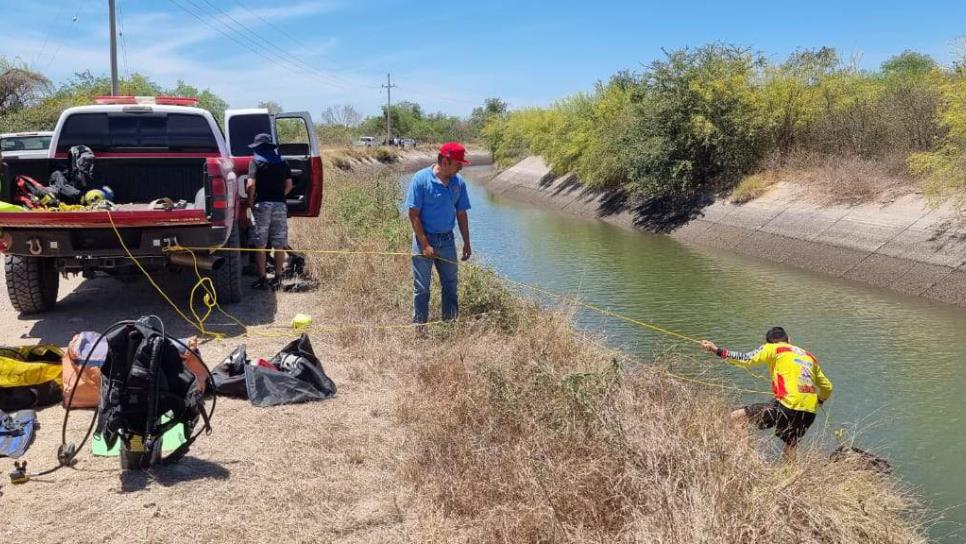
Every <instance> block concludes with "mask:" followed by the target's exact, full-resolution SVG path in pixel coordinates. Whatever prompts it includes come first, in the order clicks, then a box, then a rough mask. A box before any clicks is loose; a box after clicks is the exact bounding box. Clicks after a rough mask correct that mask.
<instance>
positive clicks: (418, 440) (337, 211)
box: [293, 169, 925, 543]
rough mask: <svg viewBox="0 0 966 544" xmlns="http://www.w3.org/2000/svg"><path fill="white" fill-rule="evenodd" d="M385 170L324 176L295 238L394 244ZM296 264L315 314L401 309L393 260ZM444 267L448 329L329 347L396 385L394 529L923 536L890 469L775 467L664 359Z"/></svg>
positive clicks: (719, 405)
mask: <svg viewBox="0 0 966 544" xmlns="http://www.w3.org/2000/svg"><path fill="white" fill-rule="evenodd" d="M360 170H361V169H360ZM397 180H398V173H393V172H392V171H391V170H388V169H379V170H378V171H375V172H370V173H365V174H363V173H359V172H354V171H350V172H342V171H336V170H333V171H330V172H329V175H328V178H327V197H326V198H327V204H326V206H327V207H326V210H325V217H324V218H323V221H324V224H325V228H321V229H320V228H318V227H317V224H315V223H314V222H295V223H294V224H293V227H294V228H293V236H294V237H295V245H296V246H302V247H339V248H345V249H350V250H368V251H402V252H405V251H408V247H409V240H410V238H409V236H410V234H409V233H410V231H409V227H408V224H407V223H406V221H405V220H404V219H403V218H401V217H400V214H399V212H398V203H399V198H400V191H399V184H398V182H397ZM310 266H311V267H312V272H313V274H314V275H315V277H317V278H319V279H320V282H321V285H322V291H321V293H320V296H322V297H324V299H325V301H326V308H327V311H330V312H333V315H327V318H328V319H332V320H338V319H340V318H343V317H344V318H345V319H346V320H347V321H350V322H372V321H376V322H386V321H392V320H393V319H395V320H396V321H398V317H399V315H400V314H407V313H408V312H409V311H410V305H411V277H410V272H409V266H408V260H407V259H406V258H405V257H401V258H399V259H395V258H388V257H383V256H374V255H356V256H352V257H350V258H343V257H327V256H322V257H319V258H316V259H313V260H312V261H311V263H310ZM460 274H461V282H460V296H461V308H462V316H461V319H460V322H459V323H457V324H453V325H448V326H443V325H436V326H435V328H434V329H433V330H432V332H431V337H430V338H429V339H425V340H414V339H413V338H412V331H411V330H409V329H390V330H386V329H382V330H377V329H372V330H370V329H347V330H345V331H343V332H341V333H339V335H338V339H337V341H338V342H339V343H340V344H341V346H342V347H344V348H345V349H346V351H347V352H349V353H357V355H358V358H359V360H360V361H364V362H365V364H360V365H359V370H358V373H359V374H360V375H372V376H381V377H386V376H389V381H390V382H391V383H394V384H396V385H395V387H396V389H397V395H398V396H397V401H396V403H395V405H396V416H397V418H398V421H399V423H400V425H402V427H403V429H404V433H405V435H406V436H407V437H408V438H407V440H406V442H405V446H404V447H402V448H400V447H399V444H397V443H393V442H392V441H387V443H386V445H385V448H387V449H389V448H398V449H396V450H393V451H392V452H389V454H387V455H386V456H385V457H387V458H391V459H395V460H396V462H397V463H398V466H397V470H399V471H400V473H401V474H403V475H404V477H405V480H406V481H407V482H409V483H410V484H411V485H412V486H413V489H414V495H415V499H414V501H415V502H414V504H413V505H412V508H411V509H409V508H408V510H411V511H412V512H413V515H414V516H415V518H416V519H415V521H414V527H413V528H412V531H413V532H412V534H410V535H409V537H410V538H411V539H413V540H416V541H434V542H442V541H446V542H450V541H467V542H615V541H625V542H639V541H646V542H722V543H723V542H728V543H731V542H766V541H785V542H822V543H839V542H841V543H846V542H849V543H850V542H895V543H899V542H924V541H925V538H924V536H923V532H922V528H921V526H919V525H918V523H917V521H916V517H915V516H917V515H918V510H917V509H916V507H915V505H914V502H913V501H912V499H911V497H910V496H909V495H907V494H905V493H904V492H903V490H902V489H901V486H899V485H898V484H897V483H896V482H895V481H893V480H892V479H890V478H889V477H886V476H881V475H878V474H876V473H873V472H870V471H867V470H861V469H860V467H859V466H858V465H856V464H854V463H852V462H849V461H846V462H838V463H830V462H829V461H828V460H827V455H826V454H823V453H822V452H819V451H816V450H811V451H809V450H807V449H806V451H802V452H801V454H800V457H799V460H798V461H796V462H794V463H791V464H785V463H782V462H777V461H775V460H774V456H773V455H772V454H771V453H766V452H769V451H770V450H771V448H770V446H769V445H773V441H774V439H773V438H771V437H765V436H763V435H761V434H760V433H755V432H753V431H748V430H746V429H740V428H735V427H733V426H732V425H731V424H730V423H729V422H728V420H727V413H728V411H729V406H730V404H731V403H732V402H733V401H734V400H735V399H733V398H730V397H729V396H728V395H726V394H725V395H723V394H721V390H719V389H717V388H712V387H705V386H700V385H695V384H693V383H689V382H684V381H680V380H678V379H676V378H674V377H672V376H670V375H669V374H667V372H666V370H665V369H666V368H668V365H669V364H670V363H671V359H667V360H656V361H649V362H645V363H636V362H633V361H631V360H629V359H628V358H627V357H626V356H625V355H624V354H622V353H619V352H615V351H612V350H609V349H606V348H603V347H601V346H600V345H599V344H598V343H596V342H594V341H593V340H592V339H590V338H588V337H586V336H584V335H582V334H581V333H579V332H578V331H576V330H575V329H574V328H573V327H572V325H571V321H570V319H569V315H568V313H567V311H566V309H561V310H557V311H551V310H544V309H540V308H538V307H537V306H535V305H534V304H532V303H530V302H527V301H526V300H525V299H523V298H521V297H519V296H518V295H517V294H515V293H513V292H511V291H509V290H508V289H507V288H506V286H505V285H504V284H503V283H502V282H501V281H500V280H499V278H498V277H497V276H495V275H494V274H493V273H492V272H490V271H488V270H487V269H485V268H483V267H481V266H478V265H476V264H472V263H470V264H467V265H465V266H462V267H461V270H460ZM436 293H438V289H435V290H434V294H436ZM433 307H434V308H438V301H437V302H435V303H434V306H433ZM328 309H330V310H328ZM366 373H368V374H366ZM812 432H814V433H820V432H822V428H821V425H820V424H817V425H816V428H815V429H813V430H812ZM379 456H380V457H381V456H382V455H381V454H380V455H379Z"/></svg>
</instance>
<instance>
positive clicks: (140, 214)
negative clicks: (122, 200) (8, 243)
mask: <svg viewBox="0 0 966 544" xmlns="http://www.w3.org/2000/svg"><path fill="white" fill-rule="evenodd" d="M111 217H113V218H114V224H115V225H117V226H118V227H162V226H176V225H207V224H208V218H207V216H206V215H205V211H204V210H197V209H195V210H151V209H139V210H117V211H112V212H110V216H109V215H108V212H106V211H103V210H90V211H74V212H66V211H64V212H53V211H51V212H38V211H23V212H0V228H3V227H6V228H14V227H24V228H32V229H38V228H40V229H43V228H51V229H62V228H104V227H110V226H111Z"/></svg>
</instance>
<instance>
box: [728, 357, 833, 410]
mask: <svg viewBox="0 0 966 544" xmlns="http://www.w3.org/2000/svg"><path fill="white" fill-rule="evenodd" d="M721 357H723V358H725V359H729V360H731V361H734V362H735V364H736V365H737V366H741V367H749V366H755V365H768V374H769V376H770V377H771V390H772V393H773V394H774V395H775V398H776V399H777V400H778V402H780V403H782V405H783V406H785V407H786V408H789V409H791V410H800V411H802V412H812V413H815V410H816V409H817V408H818V404H819V402H825V401H826V400H828V398H829V397H830V396H831V395H832V382H831V381H829V379H828V378H827V377H826V376H825V373H823V372H822V367H821V366H819V364H818V359H816V358H815V356H814V355H812V354H811V353H809V352H807V351H805V350H803V349H802V348H800V347H798V346H793V345H791V344H789V343H787V342H777V343H774V344H765V345H763V346H761V347H760V348H758V349H756V350H755V351H750V352H747V353H741V352H736V351H729V350H726V349H724V350H721Z"/></svg>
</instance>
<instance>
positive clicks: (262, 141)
mask: <svg viewBox="0 0 966 544" xmlns="http://www.w3.org/2000/svg"><path fill="white" fill-rule="evenodd" d="M263 145H269V146H272V147H275V142H274V141H273V140H272V135H271V134H266V133H264V132H263V133H261V134H257V135H256V136H255V141H254V142H252V144H251V145H249V146H248V147H250V148H252V149H255V148H256V147H261V146H263Z"/></svg>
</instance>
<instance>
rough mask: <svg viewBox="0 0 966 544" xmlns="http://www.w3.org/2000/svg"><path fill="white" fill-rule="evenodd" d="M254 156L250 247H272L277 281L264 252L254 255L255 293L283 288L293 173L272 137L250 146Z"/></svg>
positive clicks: (250, 181)
mask: <svg viewBox="0 0 966 544" xmlns="http://www.w3.org/2000/svg"><path fill="white" fill-rule="evenodd" d="M248 147H250V148H251V149H252V150H253V151H254V153H253V155H252V161H251V163H249V165H248V182H247V183H246V184H245V190H246V192H247V193H248V202H249V203H251V204H252V214H253V215H254V216H255V229H254V231H253V232H254V234H253V236H252V240H251V243H252V245H253V246H254V247H255V248H257V249H265V248H266V247H269V246H271V247H272V248H274V254H275V277H274V278H272V280H271V281H269V280H268V272H267V271H266V266H265V253H266V252H264V251H257V252H255V267H256V270H257V271H258V279H257V280H255V283H253V284H252V288H253V289H278V288H279V287H281V285H282V273H283V270H284V268H285V251H284V250H283V249H282V248H284V247H287V246H288V207H287V206H286V204H285V195H287V194H288V193H289V192H290V191H291V190H292V170H291V168H289V166H288V164H287V163H286V162H285V160H284V159H282V157H281V155H279V154H278V148H277V147H276V146H275V142H273V141H272V136H271V135H270V134H264V133H263V134H259V135H257V136H255V141H254V142H253V143H252V144H251V145H250V146H248Z"/></svg>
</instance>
